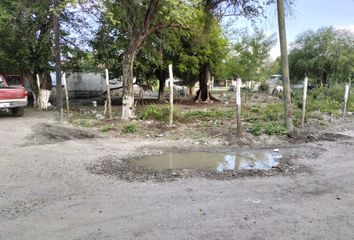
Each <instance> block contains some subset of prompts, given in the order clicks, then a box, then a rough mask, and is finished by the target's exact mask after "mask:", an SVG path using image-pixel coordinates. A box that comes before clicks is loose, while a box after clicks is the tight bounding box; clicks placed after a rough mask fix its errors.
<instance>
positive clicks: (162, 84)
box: [159, 69, 167, 102]
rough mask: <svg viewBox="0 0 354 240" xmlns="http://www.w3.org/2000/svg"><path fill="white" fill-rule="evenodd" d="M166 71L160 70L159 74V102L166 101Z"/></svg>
mask: <svg viewBox="0 0 354 240" xmlns="http://www.w3.org/2000/svg"><path fill="white" fill-rule="evenodd" d="M166 76H167V74H166V71H164V70H162V69H161V70H160V73H159V101H160V102H162V101H163V100H164V96H163V94H164V91H165V85H166Z"/></svg>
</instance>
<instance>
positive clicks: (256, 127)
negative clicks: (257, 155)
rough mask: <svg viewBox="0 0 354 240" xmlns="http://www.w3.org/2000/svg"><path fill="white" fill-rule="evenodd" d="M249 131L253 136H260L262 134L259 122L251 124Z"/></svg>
mask: <svg viewBox="0 0 354 240" xmlns="http://www.w3.org/2000/svg"><path fill="white" fill-rule="evenodd" d="M249 131H250V132H251V133H252V134H253V135H255V136H260V135H262V133H263V130H262V125H261V124H260V123H259V122H254V123H251V124H250V127H249Z"/></svg>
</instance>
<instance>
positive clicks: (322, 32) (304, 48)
mask: <svg viewBox="0 0 354 240" xmlns="http://www.w3.org/2000/svg"><path fill="white" fill-rule="evenodd" d="M289 61H290V72H291V74H292V76H294V77H296V78H297V79H299V80H300V79H303V78H304V76H305V73H307V74H308V75H309V77H310V78H312V79H315V80H316V81H317V83H318V84H329V83H330V80H331V79H333V80H336V81H339V82H341V81H347V80H348V78H349V77H351V76H352V74H354V65H353V62H354V34H353V33H351V32H349V31H345V30H340V29H335V28H333V27H324V28H320V29H318V30H316V31H312V30H309V31H306V32H304V33H302V34H300V35H299V36H298V37H297V38H296V40H295V41H294V42H293V43H292V45H291V51H290V54H289Z"/></svg>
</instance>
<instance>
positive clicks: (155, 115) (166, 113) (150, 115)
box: [139, 105, 181, 122]
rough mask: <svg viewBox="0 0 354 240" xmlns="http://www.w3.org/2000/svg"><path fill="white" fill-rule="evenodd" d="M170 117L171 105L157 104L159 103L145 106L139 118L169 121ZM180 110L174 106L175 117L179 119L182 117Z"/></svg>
mask: <svg viewBox="0 0 354 240" xmlns="http://www.w3.org/2000/svg"><path fill="white" fill-rule="evenodd" d="M169 117H170V107H169V106H167V105H165V106H157V105H150V106H148V107H146V108H144V109H143V110H142V111H141V112H140V114H139V118H140V119H143V120H157V121H164V122H167V121H168V120H169ZM180 117H181V116H180V111H179V110H178V108H174V111H173V119H174V120H175V121H178V120H179V119H180Z"/></svg>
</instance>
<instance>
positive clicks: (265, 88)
mask: <svg viewBox="0 0 354 240" xmlns="http://www.w3.org/2000/svg"><path fill="white" fill-rule="evenodd" d="M258 91H259V92H268V91H269V84H268V83H261V84H260V85H259V87H258Z"/></svg>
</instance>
